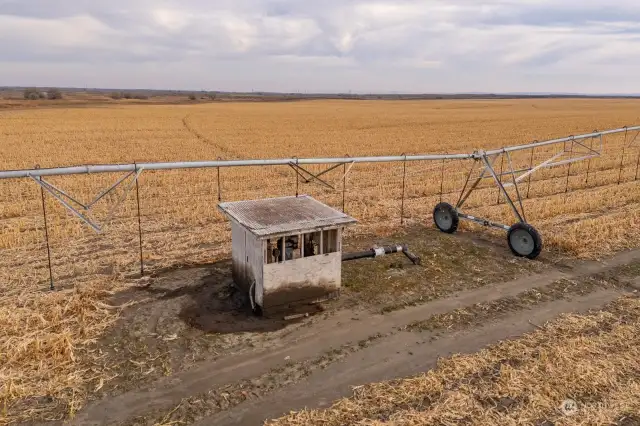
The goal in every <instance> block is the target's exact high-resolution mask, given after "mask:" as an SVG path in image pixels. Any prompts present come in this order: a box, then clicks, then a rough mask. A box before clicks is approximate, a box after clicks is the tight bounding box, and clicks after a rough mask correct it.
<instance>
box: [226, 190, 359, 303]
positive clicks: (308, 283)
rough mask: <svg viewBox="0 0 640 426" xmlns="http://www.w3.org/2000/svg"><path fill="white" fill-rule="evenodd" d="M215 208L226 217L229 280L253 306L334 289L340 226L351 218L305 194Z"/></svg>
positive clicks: (338, 275)
mask: <svg viewBox="0 0 640 426" xmlns="http://www.w3.org/2000/svg"><path fill="white" fill-rule="evenodd" d="M218 207H219V209H220V210H221V211H222V212H223V213H224V214H225V215H226V216H227V217H228V218H229V219H230V221H231V236H232V240H233V249H232V256H233V279H234V281H235V283H236V285H237V286H238V287H239V288H240V289H242V290H245V291H248V292H249V295H250V297H251V300H252V306H254V308H255V307H256V305H257V307H259V308H258V309H261V310H268V311H270V312H271V311H274V310H277V311H279V310H280V309H286V308H288V307H289V306H292V305H295V304H296V303H304V302H309V301H312V300H318V299H322V298H324V297H326V296H328V295H330V294H332V293H335V292H337V291H338V290H339V289H340V286H341V277H342V273H341V271H342V269H341V263H342V230H343V228H345V227H346V226H349V225H352V224H354V223H356V220H355V219H354V218H352V217H350V216H348V215H346V214H344V213H342V212H340V211H338V210H335V209H333V208H331V207H329V206H327V205H325V204H323V203H321V202H319V201H317V200H315V199H313V198H312V197H310V196H308V195H301V196H297V197H296V196H291V197H280V198H269V199H262V200H248V201H237V202H227V203H220V204H219V205H218Z"/></svg>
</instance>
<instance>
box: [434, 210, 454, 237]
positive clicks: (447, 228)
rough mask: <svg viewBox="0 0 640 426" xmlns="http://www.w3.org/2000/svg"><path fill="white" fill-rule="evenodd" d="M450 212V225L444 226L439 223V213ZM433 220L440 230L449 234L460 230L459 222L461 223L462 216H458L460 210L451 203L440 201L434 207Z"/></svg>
mask: <svg viewBox="0 0 640 426" xmlns="http://www.w3.org/2000/svg"><path fill="white" fill-rule="evenodd" d="M443 212H444V213H448V214H449V216H448V217H450V218H451V224H450V225H449V226H442V225H441V224H438V221H437V220H436V214H437V213H443ZM433 222H434V223H435V224H436V227H438V229H439V230H441V231H442V232H445V233H447V234H453V233H454V232H456V231H457V230H458V224H459V223H460V218H459V217H458V211H457V210H456V209H455V207H453V206H452V205H451V204H449V203H439V204H438V205H437V206H436V208H435V209H433Z"/></svg>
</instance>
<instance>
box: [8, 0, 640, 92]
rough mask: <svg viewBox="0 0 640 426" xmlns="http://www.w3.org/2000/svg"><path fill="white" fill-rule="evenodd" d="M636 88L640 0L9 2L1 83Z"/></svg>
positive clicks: (639, 82)
mask: <svg viewBox="0 0 640 426" xmlns="http://www.w3.org/2000/svg"><path fill="white" fill-rule="evenodd" d="M3 85H38V86H74V87H105V88H112V87H118V88H151V89H164V88H172V89H186V90H257V91H267V90H271V91H287V92H288V91H296V92H298V91H300V92H337V91H340V92H347V91H352V92H385V93H387V92H413V93H415V92H439V93H443V92H470V91H474V92H516V91H521V92H522V91H524V92H548V91H554V92H581V93H639V92H640V1H638V0H488V1H478V0H421V1H418V0H393V1H392V0H379V1H378V0H371V1H365V0H0V86H3Z"/></svg>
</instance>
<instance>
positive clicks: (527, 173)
mask: <svg viewBox="0 0 640 426" xmlns="http://www.w3.org/2000/svg"><path fill="white" fill-rule="evenodd" d="M628 132H637V133H636V134H635V137H634V138H633V139H631V142H630V143H629V145H631V144H632V143H634V142H635V141H636V139H637V138H638V134H640V126H633V127H622V128H617V129H612V130H606V131H594V132H593V133H588V134H583V135H578V136H569V137H565V138H560V139H553V140H547V141H542V142H538V141H536V142H533V143H530V144H526V145H516V146H510V147H505V148H502V149H495V150H489V151H483V150H479V151H475V152H473V153H470V154H436V155H401V156H381V157H353V158H352V157H341V158H283V159H262V160H230V161H225V160H217V161H193V162H164V163H133V164H105V165H85V166H73V167H59V168H48V169H40V168H34V169H30V170H7V171H0V179H16V178H26V179H32V180H33V181H34V182H35V183H36V184H37V185H39V186H40V187H41V194H42V204H43V209H44V204H45V203H44V199H45V198H44V194H45V191H46V192H47V193H49V194H50V195H51V196H53V197H54V198H55V199H56V200H58V201H59V202H60V203H61V204H62V205H63V206H64V207H65V208H66V209H68V210H69V212H71V213H72V214H73V215H75V216H77V217H78V218H79V219H80V220H82V221H83V222H84V223H86V224H87V225H88V226H90V227H91V228H93V229H94V230H95V231H96V232H98V233H100V232H102V231H103V230H104V228H105V226H106V225H107V224H108V223H109V222H110V220H111V219H112V218H113V215H114V214H115V212H116V209H117V208H118V206H119V205H120V204H122V203H123V202H124V200H125V199H126V197H127V194H128V193H129V192H130V191H131V190H132V189H133V188H134V187H135V188H136V195H138V194H137V193H138V179H139V177H140V175H141V174H142V173H143V172H144V171H152V170H176V169H198V168H217V169H218V172H219V170H220V168H221V167H243V166H281V165H285V166H290V167H291V168H292V169H294V170H295V172H296V173H297V174H298V175H300V176H303V178H304V179H305V180H306V182H311V181H315V182H317V183H320V184H322V185H325V186H327V187H329V188H332V189H335V188H334V187H333V186H331V185H330V184H329V183H327V182H326V181H325V180H323V179H322V178H321V176H322V175H324V174H326V173H328V172H330V171H332V170H334V169H336V168H338V167H339V166H344V169H345V173H344V176H343V177H342V179H345V178H346V176H347V174H348V173H349V171H350V170H351V168H352V167H353V165H354V164H356V163H383V162H405V163H406V162H407V161H444V160H474V161H473V166H472V168H471V170H470V171H469V174H468V176H467V180H466V182H465V185H464V187H463V188H462V191H461V192H460V196H459V198H458V201H457V203H456V204H455V206H454V205H451V204H448V203H443V202H441V203H440V204H438V205H437V206H436V207H435V209H434V212H433V219H434V222H435V224H436V226H437V227H438V228H439V229H440V230H441V231H443V232H447V233H453V232H455V231H456V230H457V227H458V223H459V220H460V219H464V220H469V221H473V222H476V223H479V224H482V225H484V226H488V227H493V228H498V229H502V230H505V231H507V241H508V244H509V247H510V248H511V250H512V252H513V253H514V254H515V255H517V256H521V257H527V258H530V259H534V258H536V257H537V256H538V255H539V254H540V251H541V249H542V239H541V237H540V235H539V233H538V231H537V230H536V229H535V228H534V227H533V226H531V225H530V224H529V223H527V218H526V212H525V209H524V206H523V203H522V196H521V193H522V192H521V190H520V185H521V183H522V182H523V181H524V180H525V179H529V180H530V179H531V175H532V174H533V173H535V172H536V171H539V170H541V169H544V168H552V167H557V166H562V165H568V164H571V163H575V162H579V161H585V160H590V159H592V158H595V157H599V156H600V155H601V154H602V150H603V143H602V140H603V137H604V136H606V135H611V134H616V133H625V147H627V138H626V135H627V133H628ZM587 141H588V142H589V143H587ZM541 147H546V148H548V150H545V151H544V152H545V153H547V152H552V153H551V154H549V156H548V157H547V158H546V159H545V160H544V161H542V162H540V163H538V164H535V165H534V164H533V159H534V155H533V154H534V150H535V149H536V148H541ZM524 150H531V157H530V161H529V166H528V167H527V168H524V169H519V170H516V169H515V168H514V165H513V161H512V153H514V152H517V151H524ZM639 158H640V157H639ZM499 159H500V160H501V162H504V160H505V159H506V163H507V167H508V169H507V170H506V171H504V172H503V170H501V171H500V172H499V173H498V172H496V169H495V168H494V164H496V161H497V160H499ZM312 164H316V165H326V166H327V168H326V169H325V170H324V171H322V172H320V173H315V174H314V173H312V172H310V171H309V170H307V169H305V168H304V166H306V165H312ZM639 165H640V159H639ZM95 173H125V174H124V176H122V177H120V178H119V179H117V180H116V182H115V183H114V184H113V185H111V186H110V187H108V188H106V189H105V190H104V191H102V192H100V193H99V194H98V195H97V196H96V197H95V198H94V199H93V200H92V201H91V202H88V203H83V202H80V201H78V199H77V198H74V197H73V196H71V195H69V194H68V193H66V192H65V191H63V190H62V189H60V188H58V187H56V186H55V185H53V184H52V183H50V182H48V181H46V180H45V178H47V177H50V176H62V175H81V174H95ZM505 176H506V177H509V178H510V182H506V183H503V180H504V179H503V177H505ZM567 176H569V175H567ZM485 179H489V180H493V182H494V183H495V185H496V186H497V187H498V188H499V191H500V193H501V194H502V195H503V196H504V198H505V200H506V202H507V203H508V204H509V206H510V207H511V210H512V211H513V215H514V217H515V220H516V222H515V224H513V225H511V226H508V225H505V224H500V223H495V222H493V221H490V220H487V219H483V218H477V217H474V216H471V215H469V214H466V213H464V212H463V211H462V207H463V206H464V203H465V201H466V200H467V199H468V198H469V196H470V195H471V194H472V193H473V191H474V190H475V189H476V188H478V185H479V184H480V183H481V182H482V181H483V180H485ZM120 186H123V187H124V188H125V190H124V191H123V194H122V196H121V197H120V198H119V200H118V202H117V203H116V204H114V205H113V206H112V208H111V209H110V210H109V213H108V215H107V218H106V220H105V221H104V223H103V224H102V225H100V224H98V223H97V222H95V221H94V220H91V219H90V218H89V217H88V216H87V215H86V213H88V212H89V211H91V208H92V206H94V205H95V204H96V203H97V202H98V201H100V200H101V199H103V198H104V197H105V196H107V195H108V194H109V193H111V192H112V191H114V190H116V188H118V187H120ZM509 188H512V189H513V190H512V191H508V189H509ZM510 192H511V194H510ZM137 200H138V218H140V216H139V209H140V205H139V196H137ZM139 225H140V223H139ZM45 232H46V214H45ZM140 238H142V237H141V236H140ZM140 246H141V247H140V250H141V251H142V241H141V244H140ZM141 271H142V272H143V273H144V269H143V268H142V267H141Z"/></svg>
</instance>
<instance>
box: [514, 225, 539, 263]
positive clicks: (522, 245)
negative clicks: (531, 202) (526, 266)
mask: <svg viewBox="0 0 640 426" xmlns="http://www.w3.org/2000/svg"><path fill="white" fill-rule="evenodd" d="M507 241H508V242H509V248H510V249H511V251H512V252H513V254H515V255H516V256H520V257H526V258H528V259H535V258H536V257H538V255H539V254H540V252H541V251H542V238H541V237H540V234H539V233H538V231H536V228H534V227H533V226H531V225H529V224H527V223H516V224H515V225H513V226H511V228H509V232H508V233H507Z"/></svg>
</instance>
